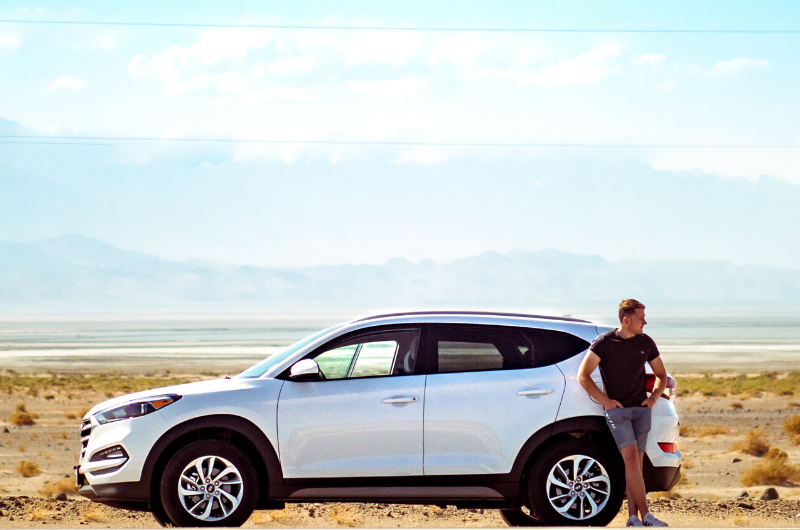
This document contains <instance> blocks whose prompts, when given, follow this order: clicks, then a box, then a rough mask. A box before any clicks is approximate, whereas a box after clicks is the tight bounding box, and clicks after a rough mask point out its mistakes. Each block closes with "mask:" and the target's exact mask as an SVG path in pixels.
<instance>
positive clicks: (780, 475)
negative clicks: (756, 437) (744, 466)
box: [742, 447, 800, 486]
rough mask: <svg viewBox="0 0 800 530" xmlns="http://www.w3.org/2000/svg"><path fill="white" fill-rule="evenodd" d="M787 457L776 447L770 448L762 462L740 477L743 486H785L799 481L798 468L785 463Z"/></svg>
mask: <svg viewBox="0 0 800 530" xmlns="http://www.w3.org/2000/svg"><path fill="white" fill-rule="evenodd" d="M788 459H789V455H787V454H786V451H781V450H780V449H778V448H777V447H772V448H770V450H769V452H768V453H767V454H766V457H765V458H764V461H763V462H759V463H757V464H756V465H754V466H753V467H751V468H750V469H748V470H747V471H746V472H745V474H744V475H743V476H742V484H744V485H745V486H758V485H772V486H781V485H787V484H789V483H790V482H795V481H798V480H800V468H798V467H797V466H793V465H791V464H789V463H788V462H787V460H788Z"/></svg>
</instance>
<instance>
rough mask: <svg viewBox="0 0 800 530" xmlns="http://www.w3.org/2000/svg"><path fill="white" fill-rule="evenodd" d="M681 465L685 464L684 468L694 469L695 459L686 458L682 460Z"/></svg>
mask: <svg viewBox="0 0 800 530" xmlns="http://www.w3.org/2000/svg"><path fill="white" fill-rule="evenodd" d="M681 465H683V467H684V469H692V468H693V467H694V460H692V459H690V458H684V459H683V462H681Z"/></svg>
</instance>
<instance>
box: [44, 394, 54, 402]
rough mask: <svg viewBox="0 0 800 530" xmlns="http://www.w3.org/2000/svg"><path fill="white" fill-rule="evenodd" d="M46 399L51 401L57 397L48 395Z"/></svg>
mask: <svg viewBox="0 0 800 530" xmlns="http://www.w3.org/2000/svg"><path fill="white" fill-rule="evenodd" d="M44 398H45V399H46V400H48V401H50V400H53V399H55V398H56V397H55V396H54V395H53V394H48V395H46V396H45V397H44Z"/></svg>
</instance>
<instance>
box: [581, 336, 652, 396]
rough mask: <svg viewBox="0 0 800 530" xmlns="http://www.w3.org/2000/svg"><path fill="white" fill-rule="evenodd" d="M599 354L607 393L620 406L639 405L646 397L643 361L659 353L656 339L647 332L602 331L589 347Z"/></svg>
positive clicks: (601, 373)
mask: <svg viewBox="0 0 800 530" xmlns="http://www.w3.org/2000/svg"><path fill="white" fill-rule="evenodd" d="M589 349H590V350H591V351H593V352H594V353H595V354H596V355H597V356H598V357H600V375H601V376H602V378H603V384H604V385H605V386H606V394H607V395H608V397H610V398H611V399H616V400H617V401H619V402H620V403H621V404H622V406H623V407H638V406H641V404H642V401H644V400H645V399H647V389H646V387H645V371H644V363H645V362H649V361H652V360H653V359H655V358H656V357H658V355H659V353H658V348H657V347H656V343H655V342H654V341H653V339H651V338H650V337H649V336H648V335H645V334H644V333H642V334H641V335H634V336H633V337H631V338H629V339H623V338H622V337H620V336H619V334H618V333H617V330H616V329H613V330H611V331H609V332H608V333H603V334H602V335H600V336H599V337H597V338H596V339H594V342H593V343H592V346H591V347H590V348H589Z"/></svg>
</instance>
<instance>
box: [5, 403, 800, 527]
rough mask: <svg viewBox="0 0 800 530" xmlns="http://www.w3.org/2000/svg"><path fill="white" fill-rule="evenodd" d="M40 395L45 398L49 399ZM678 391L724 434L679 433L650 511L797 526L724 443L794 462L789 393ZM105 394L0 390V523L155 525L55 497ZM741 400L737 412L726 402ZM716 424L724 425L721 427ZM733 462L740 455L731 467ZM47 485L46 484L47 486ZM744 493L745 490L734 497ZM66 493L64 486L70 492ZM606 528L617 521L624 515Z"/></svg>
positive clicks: (384, 520) (442, 521)
mask: <svg viewBox="0 0 800 530" xmlns="http://www.w3.org/2000/svg"><path fill="white" fill-rule="evenodd" d="M45 396H47V397H49V399H48V398H46V397H45ZM743 397H744V398H746V397H747V396H734V397H726V398H718V397H699V396H698V397H681V398H678V401H677V404H678V410H679V412H680V414H681V423H682V424H683V425H688V426H692V427H694V428H695V431H696V432H697V431H702V430H703V426H705V427H710V426H713V427H715V428H716V430H723V431H724V430H725V428H727V429H728V432H727V433H725V434H716V435H705V436H693V437H684V438H682V439H681V444H680V448H681V450H682V451H683V453H684V456H685V462H686V463H687V464H686V467H685V469H684V475H685V477H686V481H685V483H684V484H681V485H679V486H678V487H677V488H676V489H675V491H674V493H675V494H677V495H679V496H680V498H656V497H657V494H651V495H650V497H651V498H652V507H653V511H654V512H655V513H657V515H658V516H659V517H660V518H662V519H664V520H665V521H667V522H669V523H670V524H671V525H672V526H702V527H712V526H713V527H720V526H783V527H786V526H792V527H800V487H798V486H795V485H792V484H785V485H782V486H777V490H778V492H779V495H780V500H777V501H759V500H757V499H758V496H759V495H760V494H761V493H762V492H763V491H764V490H765V489H766V487H767V486H752V487H743V486H742V485H741V484H740V479H741V476H742V474H743V473H744V472H745V470H747V469H748V468H750V467H751V466H752V465H753V464H754V463H756V462H758V461H760V459H758V458H756V457H753V456H750V455H746V454H742V453H741V452H738V451H735V450H733V449H732V448H731V446H732V445H733V444H734V443H735V442H737V441H739V440H742V439H743V438H744V436H745V434H746V433H747V432H748V431H749V430H751V429H753V428H762V429H764V430H765V432H766V434H767V436H768V438H769V440H770V442H771V444H772V445H775V446H777V447H779V448H780V449H782V450H784V451H786V452H787V453H788V454H789V463H791V464H793V465H800V446H796V445H793V444H792V443H790V440H789V439H788V438H787V436H786V435H785V433H784V432H783V422H784V421H785V420H786V418H788V417H790V416H792V415H797V414H800V409H798V408H794V407H790V404H791V403H793V402H796V401H798V399H796V398H787V397H775V396H769V395H767V396H766V397H759V398H749V399H743ZM105 399H107V398H106V395H105V393H101V392H92V391H83V392H75V391H74V390H73V391H72V392H70V391H69V390H68V389H64V390H61V391H57V392H54V393H49V394H45V393H44V392H41V393H40V394H39V395H38V396H35V397H34V396H30V395H27V394H26V392H24V391H23V390H22V389H19V390H18V389H14V390H12V392H11V393H4V394H0V527H22V526H42V525H57V526H60V527H65V526H66V527H77V526H92V527H103V528H110V527H119V528H122V527H126V528H127V527H130V528H142V527H154V526H156V523H155V521H154V519H153V518H152V517H151V516H150V515H149V514H146V513H134V512H126V511H122V510H115V509H112V508H108V507H104V506H101V505H97V504H94V503H91V502H88V501H86V500H83V499H82V498H80V497H77V496H74V495H72V494H69V495H68V497H67V498H66V499H65V500H55V499H54V496H55V495H56V494H57V493H58V491H59V488H58V487H57V486H55V484H56V483H58V482H59V481H62V487H61V489H62V490H63V489H65V487H66V485H68V484H69V483H71V478H72V477H73V470H72V466H74V465H75V464H76V463H77V456H78V423H79V419H78V418H79V417H80V416H81V415H82V413H83V411H84V410H86V409H88V408H89V407H90V406H92V405H94V404H95V403H97V402H99V401H103V400H105ZM734 402H739V403H741V404H742V408H741V409H734V408H731V404H732V403H734ZM21 403H24V404H25V407H26V409H27V410H28V411H29V412H31V413H34V414H38V417H37V418H36V419H35V424H34V425H29V426H16V425H12V424H11V422H10V421H9V418H10V416H11V414H12V413H13V412H14V410H15V408H16V406H17V405H19V404H21ZM720 426H722V427H721V428H720ZM734 459H738V460H739V461H738V462H736V463H734V462H733V461H734ZM22 460H25V461H28V462H33V463H35V464H36V465H37V466H38V467H39V470H40V473H39V474H35V475H34V476H30V477H27V478H26V477H23V476H22V475H21V474H20V472H19V470H18V466H19V464H20V462H21V461H22ZM48 488H49V489H48ZM742 491H746V492H747V494H748V495H749V497H748V498H745V499H737V497H738V496H739V495H740V493H741V492H742ZM67 493H69V492H67ZM625 513H626V512H625V510H623V515H620V516H619V517H617V519H615V521H614V522H613V523H612V526H623V525H624V520H625V517H624V514H625ZM247 526H269V527H295V526H309V527H320V528H322V527H334V526H347V527H351V526H358V527H454V526H459V527H460V526H470V527H504V526H505V524H504V522H503V521H502V519H500V517H499V515H498V512H497V511H494V510H455V509H454V508H452V507H449V508H447V509H446V510H442V509H440V508H438V507H435V506H403V505H378V504H369V505H358V504H336V503H332V504H326V505H316V504H301V505H289V506H288V507H287V508H286V509H285V510H279V511H269V512H267V511H265V512H256V513H255V514H254V515H253V517H252V518H251V519H250V521H249V522H248V523H247Z"/></svg>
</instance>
